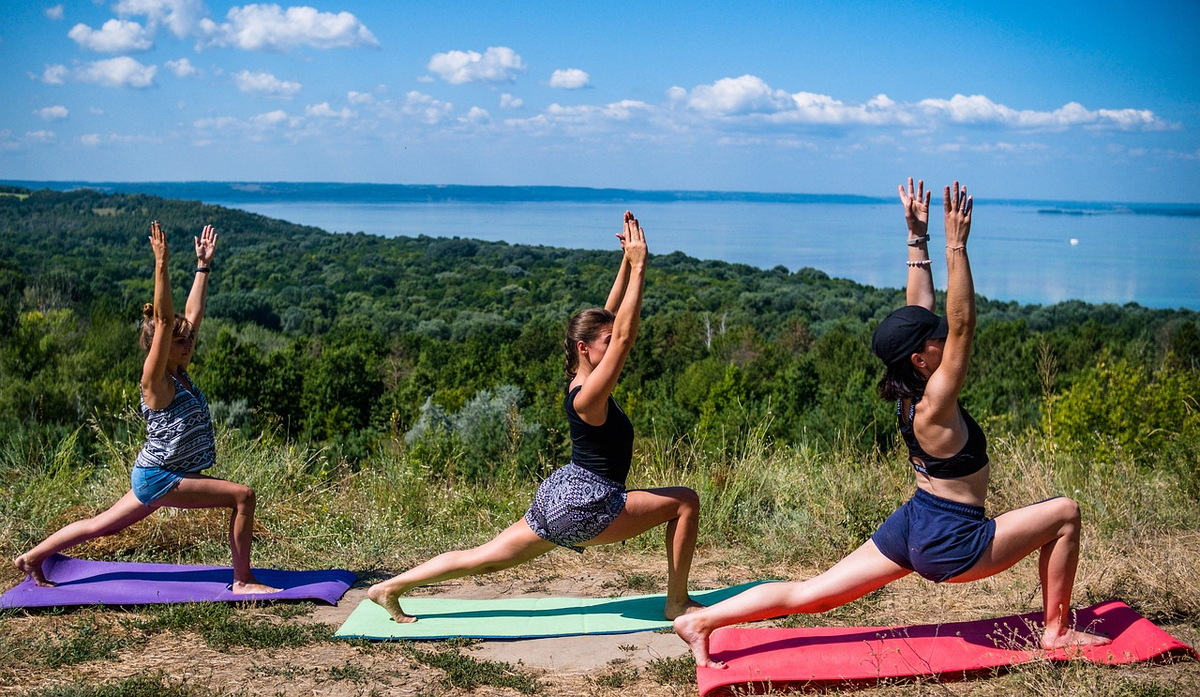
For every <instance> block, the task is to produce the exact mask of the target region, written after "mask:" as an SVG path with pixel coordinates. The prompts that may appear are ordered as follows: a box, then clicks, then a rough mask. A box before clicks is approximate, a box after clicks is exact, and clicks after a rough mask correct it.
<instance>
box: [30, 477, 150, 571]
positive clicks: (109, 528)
mask: <svg viewBox="0 0 1200 697" xmlns="http://www.w3.org/2000/svg"><path fill="white" fill-rule="evenodd" d="M153 512H154V509H153V508H150V507H149V506H146V505H144V504H142V502H141V501H138V499H137V497H136V496H134V495H133V492H132V491H130V492H128V493H126V494H125V495H124V496H122V497H121V498H120V499H119V500H118V501H117V502H116V503H114V504H113V505H112V506H111V507H109V509H108V510H106V511H104V512H103V513H100V514H98V515H95V516H93V517H91V518H88V519H86V520H77V521H75V522H74V523H71V524H69V525H66V526H63V527H62V528H60V529H59V530H58V531H56V532H55V533H53V534H52V535H50V536H49V537H47V538H46V539H45V540H43V541H42V542H41V543H40V544H38V545H37V546H36V547H34V548H33V549H31V550H29V551H28V552H26V553H24V554H22V555H21V556H19V557H17V558H16V559H14V560H13V565H14V566H16V567H17V569H18V570H20V571H21V572H22V573H24V574H25V575H26V576H28V577H30V578H32V579H33V581H34V583H36V584H37V585H39V586H53V585H54V583H53V582H51V581H50V580H49V579H47V578H46V575H45V574H44V573H43V572H42V562H44V561H45V560H46V557H49V556H50V555H51V554H55V553H57V552H62V551H63V550H67V549H70V548H72V547H74V546H75V545H78V544H82V543H84V542H87V541H88V540H92V539H95V538H97V537H103V536H105V535H111V534H113V533H116V532H120V531H122V530H124V529H125V528H127V527H129V526H130V525H133V524H134V523H136V522H138V521H139V520H141V519H142V518H145V517H146V516H148V515H150V514H151V513H153Z"/></svg>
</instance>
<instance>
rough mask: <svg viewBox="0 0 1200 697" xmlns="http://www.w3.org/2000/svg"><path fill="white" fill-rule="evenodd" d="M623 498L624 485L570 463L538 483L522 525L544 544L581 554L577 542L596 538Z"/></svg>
mask: <svg viewBox="0 0 1200 697" xmlns="http://www.w3.org/2000/svg"><path fill="white" fill-rule="evenodd" d="M625 495H626V494H625V485H623V484H618V483H617V482H614V481H613V480H611V479H608V478H607V477H602V476H600V475H598V474H596V473H595V472H592V471H590V470H586V469H584V468H582V467H580V466H579V465H576V464H575V463H574V462H572V463H570V464H568V465H567V466H566V467H560V468H558V469H557V470H555V471H554V472H553V473H552V474H551V475H550V476H549V477H546V480H545V481H543V482H542V483H541V485H540V486H539V487H538V489H537V493H536V494H534V496H533V503H532V504H530V506H529V510H528V511H527V512H526V513H525V522H526V523H528V524H529V527H530V528H532V529H533V531H534V532H535V533H537V536H538V537H540V538H542V539H543V540H546V541H547V542H553V543H554V544H556V545H559V546H561V547H566V548H567V549H573V550H575V551H576V552H583V548H582V547H580V546H579V543H580V542H587V541H588V540H590V539H593V538H595V537H596V536H598V535H599V534H600V533H602V532H604V531H605V530H607V529H608V526H610V525H612V524H613V521H614V520H616V519H617V516H619V515H621V511H622V510H624V508H625Z"/></svg>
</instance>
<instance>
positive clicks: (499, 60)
mask: <svg viewBox="0 0 1200 697" xmlns="http://www.w3.org/2000/svg"><path fill="white" fill-rule="evenodd" d="M426 67H427V68H428V69H429V71H430V72H431V73H434V74H435V75H437V76H438V77H440V78H441V79H443V80H445V81H446V82H449V83H450V84H452V85H462V84H466V83H469V82H493V83H500V82H515V81H516V79H517V74H518V73H523V72H525V71H526V70H527V68H526V67H525V64H524V63H523V62H522V61H521V57H520V56H518V55H517V53H516V52H515V51H513V50H512V49H511V48H508V47H506V46H492V47H490V48H488V49H487V50H486V51H484V52H483V53H482V54H480V53H477V52H475V51H447V52H445V53H436V54H434V56H433V57H432V58H430V59H429V64H428V65H427V66H426Z"/></svg>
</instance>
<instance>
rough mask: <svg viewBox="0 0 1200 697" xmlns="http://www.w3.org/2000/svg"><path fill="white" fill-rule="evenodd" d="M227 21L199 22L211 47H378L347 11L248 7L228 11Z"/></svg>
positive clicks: (369, 32) (281, 49) (363, 26)
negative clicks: (218, 22) (333, 11)
mask: <svg viewBox="0 0 1200 697" xmlns="http://www.w3.org/2000/svg"><path fill="white" fill-rule="evenodd" d="M226 19H228V20H229V21H228V22H225V23H223V24H217V23H215V22H213V21H212V20H209V19H205V20H201V22H200V29H201V31H202V32H203V33H204V34H206V35H208V36H209V37H210V38H209V43H210V44H211V45H215V46H232V47H234V48H240V49H244V50H247V51H264V50H265V51H286V50H288V49H291V48H296V47H301V46H307V47H310V48H321V49H325V48H359V47H363V46H378V45H379V41H378V40H377V39H376V38H375V35H374V34H372V33H371V31H370V30H369V29H367V27H366V26H365V25H364V24H363V23H362V22H360V21H359V19H358V18H357V17H355V16H354V15H352V14H350V13H349V12H339V13H337V14H334V13H332V12H318V11H317V10H316V9H314V8H312V7H289V8H287V10H284V9H283V8H281V7H280V6H279V5H272V4H261V5H260V4H250V5H245V6H243V7H235V8H233V9H231V10H229V13H228V14H227V15H226Z"/></svg>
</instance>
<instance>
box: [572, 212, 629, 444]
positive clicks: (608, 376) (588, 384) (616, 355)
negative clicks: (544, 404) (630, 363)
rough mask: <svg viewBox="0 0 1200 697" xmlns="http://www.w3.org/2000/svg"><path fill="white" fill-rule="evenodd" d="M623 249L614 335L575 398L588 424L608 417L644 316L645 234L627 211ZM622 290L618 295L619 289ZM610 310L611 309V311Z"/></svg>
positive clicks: (616, 287) (611, 298)
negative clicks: (612, 399)
mask: <svg viewBox="0 0 1200 697" xmlns="http://www.w3.org/2000/svg"><path fill="white" fill-rule="evenodd" d="M619 237H620V238H621V246H622V247H623V248H624V249H625V258H624V260H622V262H621V269H620V270H619V271H618V272H617V281H616V283H614V284H613V292H612V293H611V294H610V295H609V301H610V302H612V301H613V300H614V297H613V296H618V297H617V300H618V301H619V302H617V303H616V315H617V317H616V319H615V320H613V328H612V336H611V338H610V340H609V343H608V348H607V349H606V350H605V352H604V357H603V358H601V359H600V363H599V364H598V365H597V366H596V367H595V368H594V369H593V370H592V371H591V372H590V373H588V375H587V377H586V378H584V381H583V386H582V388H581V389H580V390H579V394H577V395H575V411H576V412H577V413H578V414H579V416H580V417H581V418H582V419H583V420H584V421H586V422H588V423H590V424H593V425H599V424H603V423H604V422H605V421H606V420H607V418H608V396H609V395H610V394H612V391H613V388H614V387H616V386H617V379H618V378H620V377H621V370H622V369H623V368H624V367H625V360H626V359H627V358H629V352H630V351H631V350H633V342H634V340H635V339H637V332H638V324H639V323H640V322H641V315H642V288H643V286H644V284H645V279H646V257H647V248H646V233H645V232H644V231H643V230H642V226H641V225H639V224H638V221H637V218H635V217H633V214H632V213H630V212H629V211H626V212H625V229H624V231H623V232H622V234H621V235H619ZM622 286H623V288H622V289H621V290H620V292H618V287H622ZM610 309H611V308H610Z"/></svg>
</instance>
